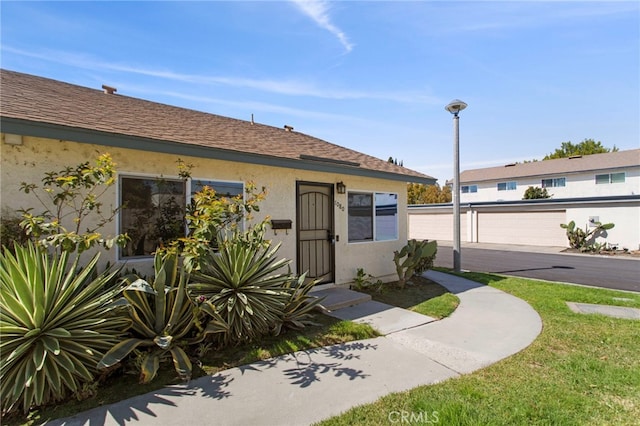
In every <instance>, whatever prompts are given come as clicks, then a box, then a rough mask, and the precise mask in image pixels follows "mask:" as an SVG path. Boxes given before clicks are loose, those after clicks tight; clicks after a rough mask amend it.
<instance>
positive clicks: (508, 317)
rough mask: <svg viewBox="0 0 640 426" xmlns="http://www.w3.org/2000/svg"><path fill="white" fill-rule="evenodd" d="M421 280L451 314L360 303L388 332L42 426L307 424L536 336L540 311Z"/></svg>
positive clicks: (472, 288) (454, 280) (490, 359)
mask: <svg viewBox="0 0 640 426" xmlns="http://www.w3.org/2000/svg"><path fill="white" fill-rule="evenodd" d="M425 276H426V277H427V278H429V279H430V280H433V281H436V282H438V283H440V284H442V285H443V286H445V287H447V288H448V289H449V291H451V292H452V293H455V294H457V296H458V297H459V298H460V305H459V306H458V308H457V309H456V311H455V312H454V313H453V314H452V315H451V316H450V317H449V318H446V319H443V320H441V321H430V319H428V320H427V321H417V323H416V319H415V317H414V315H417V314H414V313H411V312H408V311H404V312H405V313H406V314H407V318H409V319H408V320H407V321H405V320H404V319H403V318H402V317H401V316H398V315H399V312H398V310H397V308H393V309H391V307H387V308H389V309H387V308H385V306H386V305H382V304H378V303H377V302H365V303H364V304H363V305H364V306H363V307H362V309H363V310H364V311H366V314H365V315H364V316H363V317H362V318H354V319H356V320H365V321H367V322H372V323H373V324H374V325H375V326H377V327H378V328H379V329H381V330H386V331H387V333H388V334H386V336H384V337H379V338H375V339H369V340H363V341H357V342H351V343H346V344H341V345H335V346H330V347H325V348H319V349H314V350H308V351H301V352H296V353H294V354H291V355H285V356H282V357H278V358H274V359H270V360H267V361H262V362H256V363H253V364H249V365H245V366H242V367H238V368H233V369H230V370H226V371H222V372H220V373H218V374H215V375H213V376H207V377H202V378H199V379H196V380H192V381H191V382H189V383H188V384H186V385H176V386H171V387H168V388H164V389H161V390H158V391H155V392H151V393H148V394H145V395H140V396H137V397H134V398H131V399H128V400H125V401H121V402H119V403H116V404H112V405H108V406H104V407H99V408H96V409H93V410H90V411H87V412H84V413H80V414H78V415H77V416H74V417H72V418H68V419H62V420H56V421H52V422H50V423H49V424H51V425H91V426H97V425H124V424H128V423H134V422H135V423H136V424H140V425H242V426H249V425H307V424H310V423H314V422H318V421H320V420H323V419H326V418H329V417H331V416H334V415H338V414H340V413H342V412H344V411H346V410H348V409H350V408H352V407H354V406H356V405H360V404H365V403H369V402H374V401H376V400H377V399H378V398H380V397H382V396H384V395H387V394H389V393H391V392H399V391H405V390H409V389H412V388H414V387H416V386H420V385H428V384H433V383H437V382H441V381H443V380H447V379H450V378H453V377H458V376H460V375H461V374H466V373H470V372H472V371H474V370H477V369H479V368H482V367H485V366H487V365H490V364H492V363H495V362H497V361H499V360H501V359H503V358H505V357H508V356H509V355H512V354H514V353H517V352H519V351H521V350H522V349H524V348H526V347H527V346H528V345H529V344H530V343H531V342H532V341H533V340H534V339H535V338H536V337H537V336H538V334H539V333H540V331H541V330H542V322H541V320H540V317H539V316H538V314H537V313H536V312H535V311H534V310H533V309H532V308H531V306H529V305H528V304H527V303H525V302H524V301H522V300H521V299H518V298H516V297H514V296H511V295H509V294H507V293H504V292H502V291H500V290H497V289H494V288H491V287H488V286H484V285H481V284H478V283H475V282H473V281H468V280H465V279H463V278H459V277H455V276H453V275H448V274H444V273H440V272H435V271H429V272H427V273H426V274H425ZM367 304H369V305H368V307H367ZM380 305H382V306H380ZM344 309H347V310H348V309H350V308H344ZM340 311H341V310H338V311H336V312H334V314H336V316H338V315H341V314H340ZM400 311H402V310H400ZM342 314H344V315H345V316H353V315H354V312H353V310H351V311H350V312H349V311H343V313H342ZM391 323H393V325H390V324H391ZM386 422H387V419H386V418H385V419H380V423H386Z"/></svg>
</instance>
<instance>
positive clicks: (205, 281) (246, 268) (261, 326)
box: [189, 239, 292, 343]
mask: <svg viewBox="0 0 640 426" xmlns="http://www.w3.org/2000/svg"><path fill="white" fill-rule="evenodd" d="M279 248H280V245H279V244H278V245H276V246H275V247H273V248H264V247H262V246H261V245H258V244H253V245H252V244H247V243H246V242H245V241H242V240H241V239H233V240H226V241H223V243H222V244H221V246H220V252H219V253H217V254H214V255H209V256H208V258H207V259H206V260H205V261H203V262H201V270H200V271H198V272H195V273H194V275H193V281H194V282H193V283H191V284H189V289H190V290H191V291H192V292H193V293H194V294H196V295H202V296H205V297H206V298H207V299H208V300H209V301H210V302H211V304H213V305H214V306H215V308H216V312H217V313H219V314H220V315H221V316H222V318H223V320H224V322H226V324H227V325H228V331H227V332H226V333H225V334H224V336H225V341H226V342H227V343H236V342H241V341H244V340H250V339H253V338H256V337H258V336H260V335H264V334H268V333H269V332H270V331H271V330H272V329H273V328H274V326H275V325H276V324H277V323H278V322H280V320H281V317H282V312H283V310H284V308H285V306H286V303H287V299H288V296H289V292H288V291H287V290H285V289H283V285H284V284H285V283H286V282H288V281H289V280H291V278H292V276H291V274H290V273H284V272H280V271H281V270H282V268H284V267H285V266H287V265H288V264H289V262H290V261H288V260H286V259H280V260H277V259H276V253H277V251H278V249H279Z"/></svg>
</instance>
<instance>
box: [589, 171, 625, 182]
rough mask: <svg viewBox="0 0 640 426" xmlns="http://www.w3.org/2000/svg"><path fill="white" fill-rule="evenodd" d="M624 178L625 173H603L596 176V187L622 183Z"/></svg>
mask: <svg viewBox="0 0 640 426" xmlns="http://www.w3.org/2000/svg"><path fill="white" fill-rule="evenodd" d="M625 178H626V174H625V172H620V173H604V174H601V175H596V185H603V184H604V185H606V184H609V183H624V181H625Z"/></svg>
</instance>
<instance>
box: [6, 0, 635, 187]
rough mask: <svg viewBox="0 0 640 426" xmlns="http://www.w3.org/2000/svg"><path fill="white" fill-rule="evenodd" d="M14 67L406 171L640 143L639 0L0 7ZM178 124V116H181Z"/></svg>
mask: <svg viewBox="0 0 640 426" xmlns="http://www.w3.org/2000/svg"><path fill="white" fill-rule="evenodd" d="M0 15H1V19H2V22H1V24H2V29H1V39H0V48H1V50H0V54H1V56H0V63H1V65H2V68H5V69H10V70H15V71H20V72H25V73H29V74H35V75H40V76H44V77H49V78H54V79H57V80H62V81H66V82H70V83H74V84H79V85H82V86H88V87H92V88H96V89H100V87H101V85H102V84H107V85H109V86H114V87H116V88H117V89H118V94H121V95H127V96H133V97H138V98H144V99H149V100H152V101H156V102H161V103H167V104H171V105H177V106H182V107H186V108H191V109H196V110H200V111H207V112H211V113H214V114H219V115H224V116H228V117H234V118H239V119H244V120H250V119H251V115H252V114H253V116H254V119H255V121H256V122H259V123H263V124H268V125H272V126H275V127H282V126H283V125H285V124H287V125H291V126H293V127H294V128H295V130H296V131H300V132H303V133H306V134H310V135H313V136H316V137H319V138H321V139H324V140H327V141H329V142H333V143H336V144H339V145H343V146H346V147H349V148H352V149H356V150H358V151H362V152H365V153H367V154H371V155H374V156H376V157H379V158H382V159H385V160H386V159H387V158H388V157H389V156H393V157H395V158H397V159H398V160H402V161H403V163H404V165H405V166H406V167H409V168H412V169H414V170H418V171H421V172H423V173H426V174H429V175H431V176H434V177H436V178H438V180H439V183H440V184H441V185H442V184H444V181H445V180H446V179H449V178H451V177H452V169H453V166H452V163H453V159H452V158H453V154H452V152H453V144H452V140H453V127H452V120H451V115H450V114H449V113H448V112H447V111H445V110H444V107H445V105H446V104H448V103H449V101H451V100H452V99H455V98H459V99H461V100H463V101H465V102H466V103H467V104H468V105H469V106H468V108H467V109H466V110H464V111H463V112H462V113H461V114H460V117H461V118H460V159H461V169H462V170H467V169H474V168H480V167H489V166H495V165H501V164H506V163H510V162H514V161H524V160H531V159H534V158H538V159H541V158H542V157H543V156H544V155H545V154H547V153H550V152H552V151H554V150H555V148H557V147H559V146H560V144H561V142H565V141H571V142H574V143H578V142H581V141H582V140H584V139H586V138H593V139H595V140H599V141H601V142H602V143H603V145H605V146H607V147H612V146H614V145H615V146H617V147H618V148H619V149H621V150H623V149H635V148H638V147H640V86H639V82H640V3H639V2H637V1H624V2H611V1H607V2H589V1H585V2H579V1H570V2H556V1H536V2H519V1H518V2H515V1H499V2H479V1H472V2H462V1H431V2H420V1H413V2H401V1H400V2H399V1H394V2H356V1H341V2H326V1H309V2H297V1H282V2H270V1H268V2H267V1H261V2H242V1H235V2H217V1H200V2H168V1H163V2H152V1H148V2H52V1H48V2H25V1H20V2H13V1H4V0H3V1H2V2H1V3H0ZM176 124H178V123H176Z"/></svg>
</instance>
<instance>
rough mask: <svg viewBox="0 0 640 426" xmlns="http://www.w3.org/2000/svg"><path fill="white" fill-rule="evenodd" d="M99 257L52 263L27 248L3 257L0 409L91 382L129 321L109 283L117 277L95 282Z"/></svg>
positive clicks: (57, 257)
mask: <svg viewBox="0 0 640 426" xmlns="http://www.w3.org/2000/svg"><path fill="white" fill-rule="evenodd" d="M98 256H99V255H97V254H96V255H95V256H94V257H93V258H92V259H91V261H90V262H89V263H88V264H87V265H86V266H85V267H84V268H83V269H82V271H80V272H78V273H77V272H76V271H77V270H78V258H77V257H76V259H75V261H74V262H72V263H69V255H68V254H67V253H63V254H61V255H55V254H54V255H52V256H50V255H49V254H47V253H46V252H45V251H43V250H40V249H38V248H36V247H35V246H34V245H33V244H31V243H28V244H27V245H26V246H24V247H22V246H15V254H12V253H11V252H9V251H8V250H6V249H5V250H4V251H3V253H2V254H0V334H2V340H1V341H0V359H1V361H2V364H1V365H0V396H1V399H2V410H3V411H8V410H11V409H13V408H15V407H16V406H17V405H22V408H23V410H24V411H25V412H26V411H27V410H29V408H31V407H33V406H38V405H42V404H45V403H47V402H50V401H54V400H58V399H61V398H63V397H64V396H65V395H67V394H68V393H69V392H75V391H77V390H78V389H79V388H80V386H81V385H82V383H85V382H90V381H92V380H93V377H94V374H95V373H96V364H97V363H98V361H99V360H100V358H101V357H102V355H103V354H104V353H105V352H106V351H107V350H108V349H109V348H110V347H111V346H113V344H115V343H116V342H117V341H118V340H119V336H121V335H122V334H123V332H124V330H125V329H126V328H127V327H128V326H129V324H130V322H129V320H128V319H127V318H125V317H124V316H121V315H118V313H117V311H118V310H119V308H118V306H117V305H115V304H113V303H112V301H113V299H114V298H115V297H116V295H117V292H118V289H117V287H111V288H109V287H108V286H107V284H108V283H109V282H110V281H111V280H112V279H113V278H114V277H115V275H116V274H117V272H118V271H117V270H114V271H111V272H104V273H102V274H98V275H97V276H96V278H95V279H91V277H92V276H93V273H94V270H95V266H96V263H97V261H98Z"/></svg>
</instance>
